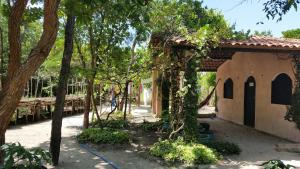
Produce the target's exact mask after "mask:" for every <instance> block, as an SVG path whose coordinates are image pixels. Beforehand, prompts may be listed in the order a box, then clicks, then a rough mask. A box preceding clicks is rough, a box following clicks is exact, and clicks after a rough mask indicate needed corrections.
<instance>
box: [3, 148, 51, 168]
mask: <svg viewBox="0 0 300 169" xmlns="http://www.w3.org/2000/svg"><path fill="white" fill-rule="evenodd" d="M1 150H3V151H4V155H5V158H4V166H3V168H4V169H11V168H19V169H23V168H30V169H40V168H41V165H42V163H43V162H47V163H51V156H50V153H49V152H47V151H45V150H43V149H41V148H34V149H25V148H24V147H23V146H21V144H20V143H12V144H4V145H2V146H1ZM0 168H1V166H0Z"/></svg>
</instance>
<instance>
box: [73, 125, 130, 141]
mask: <svg viewBox="0 0 300 169" xmlns="http://www.w3.org/2000/svg"><path fill="white" fill-rule="evenodd" d="M78 141H79V142H92V143H96V144H122V143H128V142H129V135H128V133H126V132H125V131H121V130H116V129H110V128H104V129H101V128H88V129H85V130H83V132H82V133H81V134H80V135H78Z"/></svg>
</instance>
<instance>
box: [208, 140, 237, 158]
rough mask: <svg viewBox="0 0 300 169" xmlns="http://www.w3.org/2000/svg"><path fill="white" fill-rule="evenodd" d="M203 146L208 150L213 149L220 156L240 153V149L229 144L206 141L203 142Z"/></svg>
mask: <svg viewBox="0 0 300 169" xmlns="http://www.w3.org/2000/svg"><path fill="white" fill-rule="evenodd" d="M203 144H204V145H206V146H207V147H209V148H212V149H215V150H216V151H217V152H218V153H220V154H222V155H234V154H240V153H241V149H240V147H239V146H238V145H236V144H234V143H230V142H222V141H207V142H203Z"/></svg>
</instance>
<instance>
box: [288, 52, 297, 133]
mask: <svg viewBox="0 0 300 169" xmlns="http://www.w3.org/2000/svg"><path fill="white" fill-rule="evenodd" d="M294 64H295V69H296V72H295V77H296V86H295V90H294V93H293V95H292V102H291V106H289V108H288V111H287V114H286V116H285V119H286V120H288V121H291V122H295V123H296V126H297V128H298V129H299V130H300V83H299V82H300V58H299V56H294Z"/></svg>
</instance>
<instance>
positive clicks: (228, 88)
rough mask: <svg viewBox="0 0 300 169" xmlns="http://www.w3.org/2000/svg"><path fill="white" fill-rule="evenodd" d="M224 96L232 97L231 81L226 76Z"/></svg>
mask: <svg viewBox="0 0 300 169" xmlns="http://www.w3.org/2000/svg"><path fill="white" fill-rule="evenodd" d="M223 94H224V98H226V99H233V81H232V79H231V78H228V79H227V80H226V81H225V82H224V92H223Z"/></svg>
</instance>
